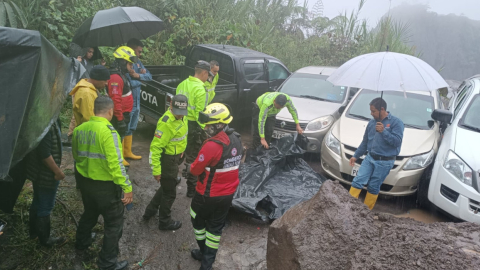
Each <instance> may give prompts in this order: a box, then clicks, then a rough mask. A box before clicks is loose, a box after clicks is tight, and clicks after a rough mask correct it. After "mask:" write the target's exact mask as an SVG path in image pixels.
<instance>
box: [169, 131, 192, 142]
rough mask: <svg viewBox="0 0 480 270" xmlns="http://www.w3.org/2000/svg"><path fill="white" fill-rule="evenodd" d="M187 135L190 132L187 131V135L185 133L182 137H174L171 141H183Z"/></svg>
mask: <svg viewBox="0 0 480 270" xmlns="http://www.w3.org/2000/svg"><path fill="white" fill-rule="evenodd" d="M187 135H188V132H187V133H185V135H183V137H180V138H173V139H171V140H170V141H171V142H179V141H183V140H184V139H185V138H186V137H187Z"/></svg>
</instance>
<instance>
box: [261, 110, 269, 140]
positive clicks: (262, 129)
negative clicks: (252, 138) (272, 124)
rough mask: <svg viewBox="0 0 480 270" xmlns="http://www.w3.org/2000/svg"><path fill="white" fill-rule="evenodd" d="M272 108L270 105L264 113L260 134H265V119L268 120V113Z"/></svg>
mask: <svg viewBox="0 0 480 270" xmlns="http://www.w3.org/2000/svg"><path fill="white" fill-rule="evenodd" d="M269 110H270V106H268V107H267V108H266V109H265V110H264V111H263V115H262V120H261V121H260V135H263V134H264V129H265V121H266V120H267V115H268V111H269Z"/></svg>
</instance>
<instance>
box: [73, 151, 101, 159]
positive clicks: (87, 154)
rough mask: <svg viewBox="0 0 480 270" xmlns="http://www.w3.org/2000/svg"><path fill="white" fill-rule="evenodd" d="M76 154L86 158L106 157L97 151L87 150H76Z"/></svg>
mask: <svg viewBox="0 0 480 270" xmlns="http://www.w3.org/2000/svg"><path fill="white" fill-rule="evenodd" d="M77 156H79V157H86V158H98V159H107V158H106V157H105V155H102V154H99V153H92V152H88V151H77Z"/></svg>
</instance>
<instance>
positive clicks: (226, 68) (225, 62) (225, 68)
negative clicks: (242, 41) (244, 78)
mask: <svg viewBox="0 0 480 270" xmlns="http://www.w3.org/2000/svg"><path fill="white" fill-rule="evenodd" d="M213 60H216V59H213ZM217 62H218V63H219V64H220V71H219V73H220V75H219V76H220V78H222V79H224V80H226V81H228V82H232V83H233V82H234V78H235V69H234V68H233V60H232V58H231V57H230V56H228V55H223V56H222V58H221V59H220V60H217Z"/></svg>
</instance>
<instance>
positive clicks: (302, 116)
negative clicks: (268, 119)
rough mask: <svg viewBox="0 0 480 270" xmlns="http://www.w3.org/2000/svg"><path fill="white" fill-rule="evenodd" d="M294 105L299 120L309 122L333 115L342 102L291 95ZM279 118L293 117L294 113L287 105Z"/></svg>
mask: <svg viewBox="0 0 480 270" xmlns="http://www.w3.org/2000/svg"><path fill="white" fill-rule="evenodd" d="M290 98H291V99H292V102H293V105H294V106H295V108H296V109H297V113H298V118H299V119H298V120H300V121H302V122H308V121H311V120H313V119H315V118H319V117H322V116H326V115H332V114H333V113H335V112H336V111H337V110H338V108H340V106H342V104H340V103H333V102H328V101H320V100H315V99H309V98H299V97H290ZM277 117H278V118H281V119H285V120H289V119H292V115H290V112H289V111H288V109H287V108H286V107H285V108H283V109H282V110H281V111H280V112H279V113H278V114H277Z"/></svg>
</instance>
